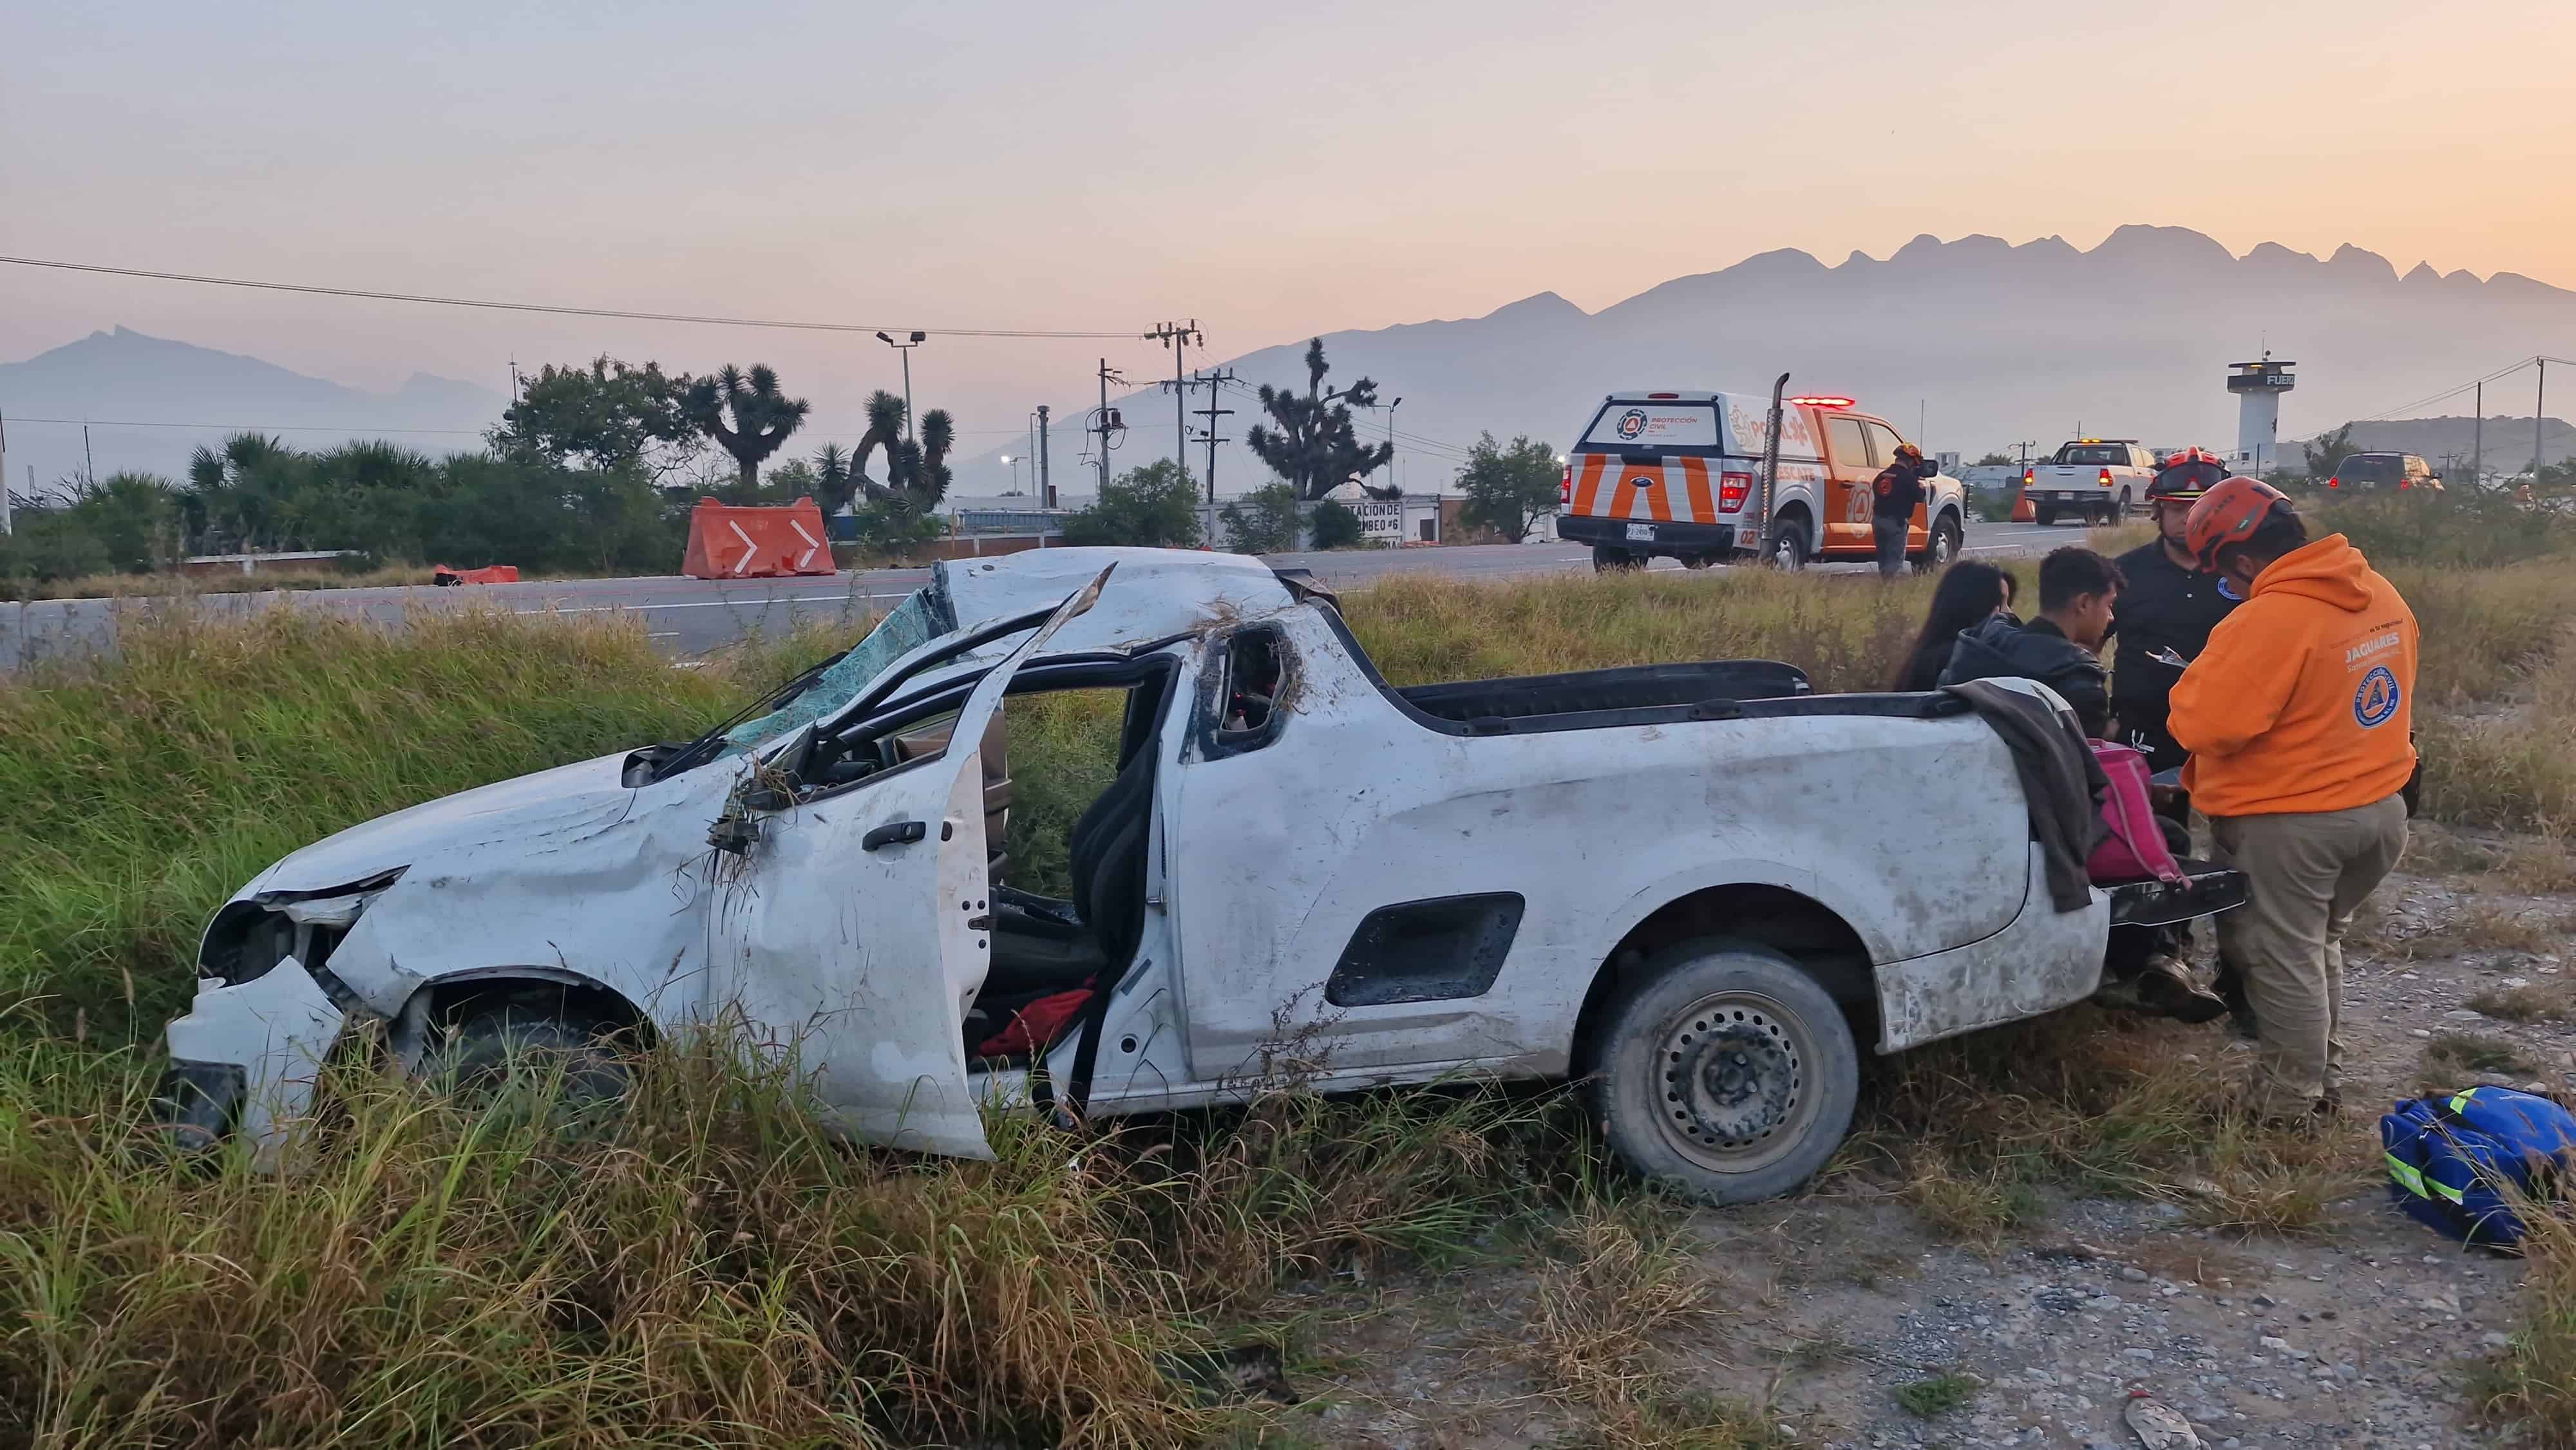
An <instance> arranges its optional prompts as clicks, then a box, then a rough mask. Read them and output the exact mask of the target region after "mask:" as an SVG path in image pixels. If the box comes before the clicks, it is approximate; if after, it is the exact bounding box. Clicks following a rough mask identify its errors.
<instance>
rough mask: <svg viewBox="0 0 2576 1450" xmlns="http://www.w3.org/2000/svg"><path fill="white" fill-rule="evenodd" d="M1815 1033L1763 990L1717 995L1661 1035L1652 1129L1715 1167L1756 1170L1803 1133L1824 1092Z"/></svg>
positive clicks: (1672, 1020)
mask: <svg viewBox="0 0 2576 1450" xmlns="http://www.w3.org/2000/svg"><path fill="white" fill-rule="evenodd" d="M1822 1056H1823V1054H1822V1052H1821V1050H1820V1049H1819V1046H1818V1043H1817V1041H1816V1038H1815V1034H1814V1033H1813V1032H1812V1031H1810V1030H1809V1029H1808V1027H1807V1025H1806V1024H1805V1023H1804V1022H1802V1021H1800V1020H1799V1019H1798V1017H1797V1015H1796V1014H1795V1013H1792V1012H1790V1011H1789V1010H1787V1009H1786V1008H1785V1007H1783V1006H1782V1005H1781V1003H1780V1002H1779V1000H1778V999H1776V998H1774V997H1771V996H1769V995H1768V994H1766V993H1762V992H1755V991H1746V990H1740V989H1738V990H1729V991H1724V992H1712V993H1710V994H1708V995H1707V996H1704V997H1701V998H1700V999H1698V1000H1697V1001H1695V1002H1692V1003H1691V1004H1690V1005H1689V1006H1687V1007H1685V1008H1684V1009H1683V1010H1681V1011H1679V1012H1675V1013H1673V1014H1671V1015H1670V1016H1667V1017H1666V1018H1665V1019H1664V1020H1663V1023H1662V1025H1661V1026H1660V1027H1659V1028H1658V1029H1657V1031H1656V1034H1655V1055H1654V1080H1653V1084H1652V1087H1653V1093H1654V1110H1655V1126H1656V1128H1657V1129H1658V1131H1660V1132H1661V1133H1662V1134H1663V1137H1664V1141H1665V1142H1666V1143H1667V1144H1669V1145H1670V1146H1671V1147H1672V1148H1673V1150H1674V1151H1675V1152H1678V1153H1680V1154H1681V1155H1682V1156H1683V1157H1684V1158H1687V1159H1689V1160H1690V1161H1691V1162H1692V1163H1694V1164H1696V1165H1698V1166H1699V1167H1702V1168H1706V1169H1709V1170H1711V1171H1713V1172H1719V1173H1752V1172H1756V1171H1758V1170H1760V1169H1763V1168H1767V1167H1769V1166H1771V1165H1772V1164H1773V1163H1776V1162H1778V1161H1779V1160H1780V1159H1782V1158H1784V1157H1786V1156H1787V1155H1788V1154H1789V1153H1790V1152H1791V1151H1792V1150H1793V1149H1795V1148H1796V1147H1797V1146H1798V1144H1799V1143H1800V1142H1802V1141H1803V1140H1804V1139H1805V1137H1806V1131H1805V1130H1806V1129H1807V1128H1808V1127H1809V1126H1811V1125H1812V1124H1813V1123H1814V1122H1815V1119H1816V1114H1817V1112H1818V1110H1819V1099H1820V1097H1821V1088H1820V1085H1819V1084H1818V1083H1817V1082H1816V1081H1815V1072H1816V1066H1817V1064H1818V1063H1819V1062H1820V1061H1821V1059H1822Z"/></svg>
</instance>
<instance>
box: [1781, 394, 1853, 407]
mask: <svg viewBox="0 0 2576 1450" xmlns="http://www.w3.org/2000/svg"><path fill="white" fill-rule="evenodd" d="M1781 401H1782V402H1784V403H1787V404H1788V405H1789V406H1790V407H1793V408H1848V407H1850V406H1851V405H1852V400H1851V399H1849V398H1836V397H1831V396H1827V395H1823V394H1817V395H1812V396H1807V395H1802V396H1799V397H1795V398H1783V399H1781Z"/></svg>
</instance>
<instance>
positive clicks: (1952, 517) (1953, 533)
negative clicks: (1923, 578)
mask: <svg viewBox="0 0 2576 1450" xmlns="http://www.w3.org/2000/svg"><path fill="white" fill-rule="evenodd" d="M1966 543H1967V538H1966V533H1965V531H1964V530H1962V529H1961V528H1960V526H1959V516H1958V515H1957V514H1951V513H1945V514H1943V515H1941V517H1940V518H1939V519H1938V520H1937V521H1935V522H1934V523H1933V525H1932V536H1931V537H1930V538H1929V539H1927V540H1925V541H1924V544H1923V557H1922V558H1919V559H1917V560H1915V561H1914V572H1915V573H1917V574H1938V573H1940V572H1941V571H1942V570H1944V569H1947V568H1949V567H1950V566H1951V565H1952V564H1953V563H1955V562H1957V561H1958V558H1959V550H1960V548H1961V547H1962V546H1963V545H1965V544H1966Z"/></svg>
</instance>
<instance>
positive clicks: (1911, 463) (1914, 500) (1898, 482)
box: [1869, 443, 1933, 579]
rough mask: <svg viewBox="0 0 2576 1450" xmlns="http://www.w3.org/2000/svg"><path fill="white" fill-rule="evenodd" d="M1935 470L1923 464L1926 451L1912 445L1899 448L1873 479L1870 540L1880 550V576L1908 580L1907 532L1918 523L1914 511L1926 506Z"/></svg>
mask: <svg viewBox="0 0 2576 1450" xmlns="http://www.w3.org/2000/svg"><path fill="white" fill-rule="evenodd" d="M1932 472H1933V470H1931V469H1930V468H1928V467H1926V466H1925V465H1924V462H1923V450H1922V449H1920V448H1917V447H1915V446H1914V445H1913V444H1911V443H1899V444H1897V445H1896V458H1895V461H1894V462H1891V463H1889V464H1888V465H1887V466H1886V467H1885V468H1882V469H1880V470H1879V471H1878V477H1877V478H1875V479H1873V480H1871V482H1870V486H1869V491H1870V494H1871V496H1872V497H1871V501H1870V509H1869V533H1870V541H1871V542H1872V543H1873V544H1875V545H1876V546H1877V548H1878V577H1879V578H1881V579H1901V578H1903V577H1905V530H1906V526H1907V525H1909V524H1911V523H1912V522H1913V521H1914V511H1915V510H1916V509H1918V508H1921V507H1922V506H1923V480H1924V479H1926V478H1928V477H1930V476H1931V474H1932Z"/></svg>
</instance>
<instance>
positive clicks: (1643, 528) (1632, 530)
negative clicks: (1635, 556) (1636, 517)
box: [1628, 524, 1655, 544]
mask: <svg viewBox="0 0 2576 1450" xmlns="http://www.w3.org/2000/svg"><path fill="white" fill-rule="evenodd" d="M1654 541H1655V526H1654V525H1653V524H1630V525H1629V526H1628V542H1629V543H1632V544H1651V543H1653V542H1654Z"/></svg>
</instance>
